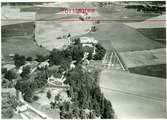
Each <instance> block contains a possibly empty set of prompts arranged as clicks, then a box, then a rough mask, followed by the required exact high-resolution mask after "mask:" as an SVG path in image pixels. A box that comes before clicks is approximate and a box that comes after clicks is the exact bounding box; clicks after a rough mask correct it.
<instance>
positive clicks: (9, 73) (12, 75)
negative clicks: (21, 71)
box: [4, 70, 17, 81]
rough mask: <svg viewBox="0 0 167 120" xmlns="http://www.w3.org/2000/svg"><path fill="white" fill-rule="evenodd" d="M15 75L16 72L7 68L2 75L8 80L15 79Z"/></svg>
mask: <svg viewBox="0 0 167 120" xmlns="http://www.w3.org/2000/svg"><path fill="white" fill-rule="evenodd" d="M16 77H17V76H16V73H15V72H13V71H11V70H9V71H7V72H6V73H5V75H4V78H6V79H8V80H9V81H11V80H12V79H15V78H16Z"/></svg>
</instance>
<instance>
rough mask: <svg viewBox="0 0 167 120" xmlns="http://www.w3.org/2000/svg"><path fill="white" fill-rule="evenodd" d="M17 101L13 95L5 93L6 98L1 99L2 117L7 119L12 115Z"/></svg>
mask: <svg viewBox="0 0 167 120" xmlns="http://www.w3.org/2000/svg"><path fill="white" fill-rule="evenodd" d="M18 104H19V102H18V101H17V99H16V97H15V96H13V95H10V94H9V95H7V96H6V98H3V99H2V112H1V113H2V118H3V119H9V118H12V116H13V115H14V110H15V109H16V107H17V105H18Z"/></svg>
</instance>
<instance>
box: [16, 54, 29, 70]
mask: <svg viewBox="0 0 167 120" xmlns="http://www.w3.org/2000/svg"><path fill="white" fill-rule="evenodd" d="M13 60H14V63H15V66H16V67H17V68H19V67H20V66H22V65H24V64H25V61H26V58H25V56H23V55H18V54H15V56H14V58H13Z"/></svg>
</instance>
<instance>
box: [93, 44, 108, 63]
mask: <svg viewBox="0 0 167 120" xmlns="http://www.w3.org/2000/svg"><path fill="white" fill-rule="evenodd" d="M95 47H96V54H95V55H94V58H93V59H94V60H102V59H103V57H104V55H105V53H106V50H105V48H104V47H103V46H101V45H100V44H99V43H98V44H96V45H95Z"/></svg>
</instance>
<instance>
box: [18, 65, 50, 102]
mask: <svg viewBox="0 0 167 120" xmlns="http://www.w3.org/2000/svg"><path fill="white" fill-rule="evenodd" d="M29 72H30V71H29V68H28V67H25V68H24V69H23V72H22V75H21V77H22V79H21V80H18V81H17V83H16V85H15V88H16V90H19V91H21V92H22V95H23V98H24V100H25V101H27V102H32V97H33V91H34V90H35V89H38V88H42V87H44V86H45V85H46V84H47V72H46V71H45V70H42V71H39V72H38V73H37V74H36V75H35V77H34V78H31V79H30V77H28V76H29Z"/></svg>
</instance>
